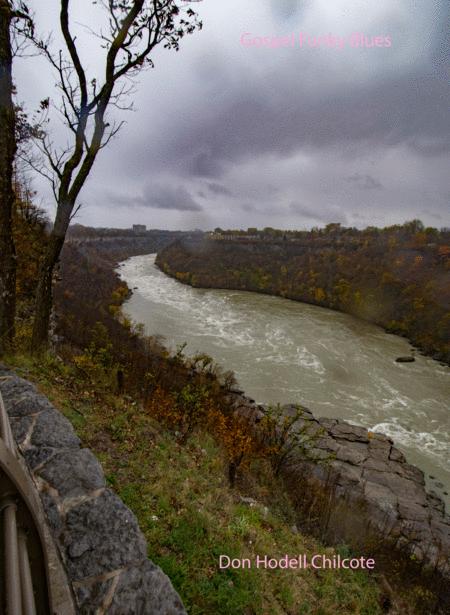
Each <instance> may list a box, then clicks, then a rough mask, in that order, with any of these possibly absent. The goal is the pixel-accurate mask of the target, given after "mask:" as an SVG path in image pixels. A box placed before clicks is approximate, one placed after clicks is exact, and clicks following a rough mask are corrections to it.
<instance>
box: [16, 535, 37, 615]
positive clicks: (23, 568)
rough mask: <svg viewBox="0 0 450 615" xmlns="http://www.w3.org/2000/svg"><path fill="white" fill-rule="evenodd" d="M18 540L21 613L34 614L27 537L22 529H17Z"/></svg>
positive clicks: (34, 605) (34, 607)
mask: <svg viewBox="0 0 450 615" xmlns="http://www.w3.org/2000/svg"><path fill="white" fill-rule="evenodd" d="M18 540H19V568H20V581H21V584H22V614H23V615H36V604H35V601H34V592H33V581H32V579H31V569H30V560H29V558H28V548H27V537H26V535H25V532H23V531H22V530H19V536H18Z"/></svg>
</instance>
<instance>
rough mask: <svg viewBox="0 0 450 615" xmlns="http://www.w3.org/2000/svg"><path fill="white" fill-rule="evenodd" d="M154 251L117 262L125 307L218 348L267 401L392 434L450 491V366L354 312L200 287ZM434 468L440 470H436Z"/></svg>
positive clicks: (163, 328)
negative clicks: (181, 278)
mask: <svg viewBox="0 0 450 615" xmlns="http://www.w3.org/2000/svg"><path fill="white" fill-rule="evenodd" d="M154 260H155V255H147V256H136V257H132V258H130V259H128V260H127V261H125V262H124V263H121V264H120V266H119V269H118V271H119V273H120V275H121V277H122V279H123V280H125V281H126V282H127V284H128V286H129V287H130V288H132V289H134V290H133V295H132V297H131V298H130V299H129V300H128V301H127V303H126V304H125V306H124V311H125V313H126V314H127V315H128V316H129V317H130V318H132V319H133V320H134V321H136V322H139V323H143V324H144V325H145V329H146V332H147V333H148V334H151V335H161V336H163V337H164V338H165V339H166V343H167V345H168V346H169V347H171V348H173V349H175V348H176V346H177V345H179V344H181V343H183V342H187V347H186V351H185V352H186V353H187V354H194V353H195V352H198V351H201V352H206V353H208V354H209V355H211V356H212V357H213V358H214V359H215V360H216V361H217V362H219V363H220V364H221V365H222V366H223V367H224V368H225V369H232V370H233V371H234V372H235V374H236V377H237V380H238V383H239V385H240V387H241V388H242V389H244V390H245V392H246V394H248V395H250V396H251V397H253V398H254V399H255V400H256V401H258V402H261V403H272V402H283V403H287V402H300V403H302V404H304V405H305V406H307V407H308V408H310V409H311V410H312V411H313V412H314V414H316V416H328V417H336V418H342V419H345V420H347V421H349V422H351V423H354V424H358V425H363V426H364V427H366V428H368V429H371V430H372V431H379V432H382V433H385V434H387V435H388V436H390V437H392V438H393V440H394V441H395V443H396V445H397V446H398V447H399V448H400V449H401V450H403V452H404V453H405V454H406V456H407V458H408V460H409V461H410V462H411V463H414V464H415V465H417V466H419V467H420V468H421V469H422V470H423V471H424V472H425V473H426V476H427V484H428V486H429V488H431V489H433V490H434V491H436V492H437V493H438V494H439V495H440V496H441V497H443V498H444V499H445V500H446V503H447V507H448V506H449V504H450V499H449V497H448V496H446V495H445V493H444V492H445V491H447V492H450V464H449V461H450V421H449V400H450V369H449V368H448V367H445V366H442V365H440V364H439V363H438V362H436V361H434V360H433V359H430V358H428V357H423V356H421V355H420V354H418V353H416V362H415V363H406V364H400V363H396V362H395V358H396V357H398V356H401V355H409V354H411V352H413V351H412V348H411V346H410V344H409V343H408V342H407V341H406V340H405V339H403V338H401V337H397V336H394V335H389V334H387V333H385V332H384V331H383V330H382V329H381V328H379V327H376V326H374V325H370V324H368V323H365V322H363V321H361V320H358V319H356V318H354V317H352V316H348V315H346V314H340V313H338V312H333V311H332V310H327V309H324V308H320V307H315V306H311V305H306V304H303V303H298V302H295V301H289V300H287V299H282V298H279V297H270V296H266V295H260V294H256V293H249V292H241V291H229V290H201V289H195V288H191V287H189V286H185V285H183V284H181V283H179V282H177V281H176V280H173V279H172V278H169V277H167V276H166V275H165V274H163V273H162V272H161V271H160V270H159V269H158V268H157V267H156V266H155V264H154ZM430 475H431V476H432V477H433V478H430Z"/></svg>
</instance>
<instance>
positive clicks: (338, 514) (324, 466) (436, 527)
mask: <svg viewBox="0 0 450 615" xmlns="http://www.w3.org/2000/svg"><path fill="white" fill-rule="evenodd" d="M230 402H231V403H232V405H233V407H234V408H235V411H236V412H238V413H239V414H241V415H243V416H246V417H247V418H248V420H249V421H250V423H253V424H255V425H256V424H257V423H258V422H259V421H260V420H261V419H262V417H263V416H264V413H265V408H264V407H263V406H258V405H256V404H255V402H254V401H253V400H251V399H249V398H247V397H245V396H244V395H243V394H242V392H241V391H235V392H232V393H230ZM283 410H284V412H285V413H286V414H291V416H295V414H294V413H295V412H296V411H297V407H296V406H294V405H286V406H284V407H283ZM305 424H307V426H308V433H309V434H311V435H313V434H316V438H313V440H312V442H313V445H312V448H311V456H313V457H314V458H315V459H317V458H320V459H323V460H324V462H323V463H317V462H316V461H308V460H307V459H305V458H304V457H302V456H300V455H295V454H293V455H292V456H291V458H290V460H289V464H287V465H286V467H285V470H284V477H285V479H286V481H287V483H288V486H289V491H290V494H291V495H292V497H293V500H294V502H295V504H296V507H297V510H298V512H299V515H300V518H301V520H302V524H303V527H304V528H307V529H308V530H310V531H312V532H313V533H315V534H317V535H319V536H320V538H321V539H322V540H325V541H327V542H329V543H331V544H338V543H342V542H343V543H346V544H349V545H351V546H352V547H353V548H355V549H357V550H360V551H361V550H363V551H365V552H366V553H369V554H370V556H372V555H375V554H376V553H379V554H380V558H382V559H383V556H384V561H385V562H386V561H387V559H389V560H391V561H392V562H393V561H394V559H396V560H397V564H398V565H399V566H404V567H405V569H406V568H408V567H411V566H414V567H415V568H416V571H418V572H419V574H422V573H423V574H426V575H428V578H429V580H430V585H432V586H433V589H434V590H435V591H437V592H438V593H439V594H440V600H441V603H442V604H444V605H447V606H446V607H445V608H447V607H448V608H450V591H449V587H450V516H449V515H448V514H446V512H445V508H444V502H443V501H442V500H441V499H440V498H439V497H438V496H437V494H435V493H434V492H432V491H431V492H427V490H426V488H425V480H424V474H423V472H422V471H421V470H420V469H419V468H417V467H415V466H413V465H411V464H409V463H408V462H407V461H406V459H405V456H404V455H403V453H402V452H401V451H399V450H398V449H397V448H396V447H395V446H394V443H393V441H392V440H391V439H390V438H388V437H387V436H385V435H383V434H378V433H371V432H368V431H367V430H366V429H364V428H363V427H359V426H356V425H351V424H349V423H346V422H345V421H342V420H337V419H330V418H315V417H314V416H313V414H312V413H311V412H310V411H309V410H305V411H304V413H303V415H302V418H301V419H300V420H299V421H298V423H296V424H295V427H298V428H299V429H301V428H302V427H303V426H304V425H305ZM444 612H448V611H444Z"/></svg>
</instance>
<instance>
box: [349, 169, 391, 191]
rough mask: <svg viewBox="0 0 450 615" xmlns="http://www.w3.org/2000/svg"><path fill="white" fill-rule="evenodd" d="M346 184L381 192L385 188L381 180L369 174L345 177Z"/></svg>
mask: <svg viewBox="0 0 450 615" xmlns="http://www.w3.org/2000/svg"><path fill="white" fill-rule="evenodd" d="M344 179H345V181H346V182H350V183H353V184H355V185H357V186H358V187H359V188H362V189H363V190H380V189H381V188H383V184H382V183H381V182H380V180H379V179H376V178H375V177H372V176H371V175H368V174H365V175H363V174H361V173H355V174H354V175H350V176H348V177H344Z"/></svg>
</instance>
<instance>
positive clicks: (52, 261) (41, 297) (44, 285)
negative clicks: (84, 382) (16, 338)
mask: <svg viewBox="0 0 450 615" xmlns="http://www.w3.org/2000/svg"><path fill="white" fill-rule="evenodd" d="M64 240H65V234H64V235H60V234H58V235H57V234H55V230H53V231H52V233H51V235H50V239H49V242H48V246H47V250H46V252H45V256H44V259H43V261H42V264H41V267H40V271H39V281H38V286H37V290H36V306H35V314H34V324H33V335H32V340H31V349H32V351H33V352H39V351H41V350H43V349H45V348H46V347H47V345H48V330H49V325H50V314H51V311H52V303H53V292H52V283H53V271H54V269H55V266H56V263H57V262H58V259H59V255H60V254H61V250H62V247H63V245H64Z"/></svg>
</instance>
